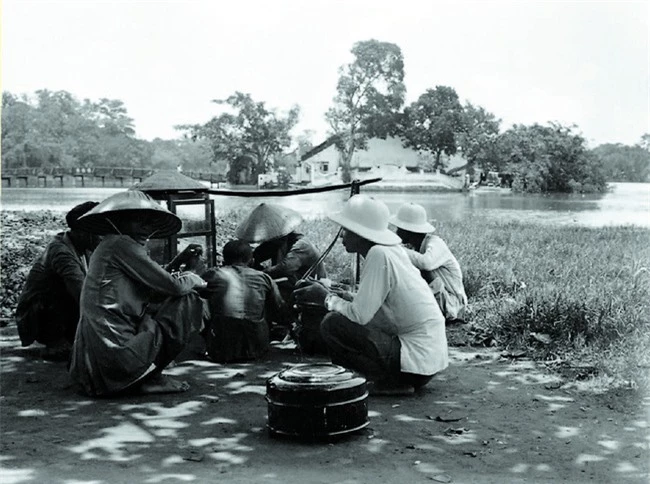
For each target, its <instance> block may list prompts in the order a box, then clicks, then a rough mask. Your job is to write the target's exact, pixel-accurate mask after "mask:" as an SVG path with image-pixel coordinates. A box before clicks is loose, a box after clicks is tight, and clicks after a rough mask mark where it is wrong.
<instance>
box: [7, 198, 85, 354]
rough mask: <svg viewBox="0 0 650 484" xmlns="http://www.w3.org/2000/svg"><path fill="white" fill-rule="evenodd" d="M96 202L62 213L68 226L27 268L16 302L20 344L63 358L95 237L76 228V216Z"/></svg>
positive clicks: (68, 344)
mask: <svg viewBox="0 0 650 484" xmlns="http://www.w3.org/2000/svg"><path fill="white" fill-rule="evenodd" d="M96 205H97V202H85V203H82V204H80V205H77V206H75V207H74V208H73V209H72V210H70V211H69V212H68V213H67V215H66V222H67V224H68V227H69V228H70V230H68V231H67V232H61V233H59V234H57V235H55V236H54V238H53V239H52V240H51V241H50V242H49V243H48V245H47V247H46V248H45V250H44V251H43V253H42V254H41V255H40V256H39V257H38V259H37V260H36V261H35V262H34V264H33V266H32V268H31V269H30V271H29V273H28V275H27V278H26V280H25V285H24V286H23V290H22V292H21V294H20V296H19V298H18V304H17V306H16V325H17V327H18V334H19V336H20V340H21V343H22V345H23V346H29V345H30V344H32V343H33V342H34V341H37V342H38V343H41V344H44V345H46V348H45V349H44V350H43V357H45V358H51V359H65V358H67V356H68V354H69V352H70V348H71V345H72V342H73V341H74V337H75V332H76V328H77V321H78V320H79V298H80V295H81V288H82V285H83V282H84V278H85V276H86V272H87V262H88V261H87V259H88V255H89V253H90V251H91V250H92V249H93V248H94V245H95V243H96V238H95V237H92V236H90V235H89V234H86V233H85V232H83V231H81V230H78V227H77V226H76V222H77V219H78V218H79V217H81V216H82V215H83V214H85V213H86V212H88V211H89V210H90V209H92V208H93V207H95V206H96Z"/></svg>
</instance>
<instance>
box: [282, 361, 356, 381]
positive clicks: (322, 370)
mask: <svg viewBox="0 0 650 484" xmlns="http://www.w3.org/2000/svg"><path fill="white" fill-rule="evenodd" d="M278 376H279V377H280V378H281V379H282V380H285V381H290V382H294V383H336V382H340V381H346V380H349V379H350V378H351V377H352V376H353V372H352V371H350V370H348V369H347V368H343V367H342V366H338V365H333V364H329V363H305V364H302V365H298V366H294V367H293V368H289V369H288V370H284V371H281V372H280V374H279V375H278Z"/></svg>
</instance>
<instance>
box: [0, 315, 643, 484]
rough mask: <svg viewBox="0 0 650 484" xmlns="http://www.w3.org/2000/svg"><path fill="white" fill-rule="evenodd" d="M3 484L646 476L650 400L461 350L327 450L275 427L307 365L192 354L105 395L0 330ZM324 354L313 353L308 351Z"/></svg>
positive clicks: (281, 353)
mask: <svg viewBox="0 0 650 484" xmlns="http://www.w3.org/2000/svg"><path fill="white" fill-rule="evenodd" d="M0 343H1V344H0V352H1V353H0V363H1V365H2V366H1V375H0V376H1V380H0V382H1V385H2V387H1V396H0V412H1V414H0V416H1V421H0V424H1V432H2V435H1V440H0V442H1V447H0V448H1V457H0V482H2V483H4V484H9V483H21V482H27V483H69V484H72V483H75V484H80V483H85V484H90V483H92V484H99V483H117V482H125V483H126V482H129V483H134V482H139V483H175V482H229V483H238V482H265V483H294V482H295V483H304V482H323V483H328V484H332V483H346V484H348V483H349V484H351V483H376V482H404V483H417V482H480V483H492V482H493V483H505V482H529V483H530V482H558V481H560V482H562V481H564V482H571V483H574V482H601V483H610V482H639V483H641V482H644V483H645V482H648V475H649V474H648V472H649V461H650V459H649V456H650V453H649V451H648V449H649V446H650V437H649V432H648V416H649V410H650V398H648V397H645V398H644V397H643V396H642V395H639V394H638V393H633V392H622V391H619V392H618V393H615V392H612V393H608V394H601V395H595V394H592V393H586V392H579V391H578V390H576V389H572V388H568V387H567V386H566V385H563V382H562V381H561V380H559V378H558V377H557V376H554V375H552V374H549V373H546V372H544V371H543V370H541V369H539V368H537V367H536V366H535V365H534V364H533V363H532V362H530V361H526V360H524V361H520V360H508V359H504V358H501V357H500V356H499V354H498V353H495V352H492V351H482V352H469V351H465V350H458V349H456V350H454V351H452V356H453V357H452V363H451V365H450V367H449V368H448V369H447V370H445V371H444V372H442V373H441V374H440V375H439V376H437V377H436V378H435V379H434V380H433V381H432V382H431V383H430V384H429V386H428V387H426V389H425V390H424V391H423V392H422V393H419V394H416V395H415V396H410V397H370V398H369V415H370V425H369V427H367V428H366V429H364V430H362V431H360V432H358V433H357V434H354V435H351V436H348V437H347V438H344V439H341V440H337V441H335V442H330V443H306V442H296V441H294V440H290V439H289V440H288V439H277V438H272V437H270V436H269V434H268V432H267V430H266V427H265V424H266V415H267V407H266V405H267V404H266V401H265V399H264V395H265V382H266V379H267V378H269V377H270V376H272V375H273V374H275V373H277V372H278V371H280V370H282V369H283V368H286V367H288V366H290V365H293V364H296V363H300V362H303V361H306V359H304V358H302V357H301V355H300V354H298V353H297V352H296V351H295V350H293V349H288V348H280V347H274V349H273V351H272V353H271V355H270V358H269V359H268V361H263V362H259V363H255V364H237V365H228V366H224V365H218V364H213V363H210V362H207V361H185V362H183V363H180V364H178V365H177V366H175V367H173V368H170V369H169V370H168V371H167V372H166V373H168V374H172V375H176V376H177V377H178V378H180V379H183V380H186V381H188V382H189V383H190V384H191V389H190V390H189V391H188V392H186V393H183V394H175V395H159V396H155V397H154V396H146V397H144V396H143V397H130V398H120V399H113V400H108V399H102V400H93V399H90V398H87V397H85V396H83V395H81V394H80V393H78V390H77V388H76V387H75V386H74V385H73V384H72V382H71V380H70V379H69V377H68V375H67V372H66V369H65V364H63V363H52V362H46V361H43V360H41V359H40V357H39V352H38V349H37V348H20V344H19V341H18V339H17V337H16V335H15V330H13V329H12V328H11V327H8V328H2V338H1V340H0ZM310 361H313V360H310Z"/></svg>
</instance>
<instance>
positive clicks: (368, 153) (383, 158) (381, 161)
mask: <svg viewBox="0 0 650 484" xmlns="http://www.w3.org/2000/svg"><path fill="white" fill-rule="evenodd" d="M419 163H420V154H419V153H418V152H417V151H415V150H413V149H411V148H404V146H403V145H402V140H400V139H399V138H386V139H381V138H373V139H371V140H368V148H367V149H366V150H358V151H356V152H355V153H354V155H353V156H352V163H351V166H352V167H356V166H359V167H372V168H375V167H379V166H385V165H394V166H404V167H415V166H418V164H419Z"/></svg>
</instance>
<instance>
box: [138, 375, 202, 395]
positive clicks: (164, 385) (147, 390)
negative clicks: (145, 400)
mask: <svg viewBox="0 0 650 484" xmlns="http://www.w3.org/2000/svg"><path fill="white" fill-rule="evenodd" d="M189 388H190V385H189V384H188V383H187V382H186V381H178V380H175V379H174V378H171V377H169V376H165V375H156V376H155V377H152V378H150V379H148V380H147V381H145V382H143V383H142V384H141V385H140V386H139V387H138V393H141V394H145V395H149V394H157V393H182V392H186V391H187V390H189Z"/></svg>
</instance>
